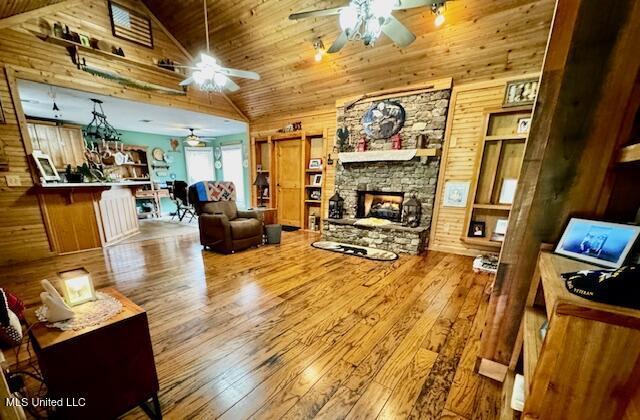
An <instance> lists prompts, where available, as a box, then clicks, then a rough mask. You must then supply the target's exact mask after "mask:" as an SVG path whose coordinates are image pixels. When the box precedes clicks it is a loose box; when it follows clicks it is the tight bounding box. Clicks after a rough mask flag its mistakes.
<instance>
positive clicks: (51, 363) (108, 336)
mask: <svg viewBox="0 0 640 420" xmlns="http://www.w3.org/2000/svg"><path fill="white" fill-rule="evenodd" d="M99 291H100V292H103V293H106V294H108V295H110V296H111V297H114V298H115V299H117V300H119V301H120V303H122V311H120V313H118V314H117V315H114V316H113V317H111V318H109V319H107V320H106V321H103V322H101V323H100V324H98V325H94V326H90V327H86V328H82V329H80V330H68V331H60V330H57V329H55V328H48V327H47V326H45V324H44V323H42V322H40V321H39V320H38V318H37V316H36V315H35V308H31V309H28V310H27V311H26V313H25V317H26V321H27V324H28V325H29V326H30V327H31V328H29V335H30V338H31V343H32V344H33V348H34V350H35V353H36V356H37V357H38V364H39V366H40V369H41V370H42V376H43V377H44V380H45V383H46V385H47V391H48V394H47V396H48V397H51V398H52V399H58V398H67V399H71V398H75V399H76V400H75V401H76V402H79V401H78V398H84V399H85V400H84V401H86V404H85V405H82V406H68V405H67V406H64V405H63V406H61V407H57V408H56V413H55V414H56V415H55V418H63V419H88V418H93V419H98V418H99V419H108V418H116V417H118V416H121V415H123V414H124V413H126V412H127V411H129V410H131V409H132V408H134V407H135V406H136V405H141V406H143V407H148V405H147V403H148V400H153V403H154V406H155V410H154V411H155V413H153V414H155V417H156V418H161V414H160V407H159V404H158V397H157V393H158V390H159V384H158V376H157V373H156V365H155V361H154V358H153V348H152V346H151V337H150V335H149V323H148V320H147V313H146V312H145V310H144V309H142V308H141V307H139V306H138V305H136V304H135V303H133V302H132V301H131V300H129V299H127V298H126V297H125V296H123V295H122V294H120V293H119V292H118V291H116V290H115V289H112V288H106V289H101V290H99ZM147 409H148V408H147Z"/></svg>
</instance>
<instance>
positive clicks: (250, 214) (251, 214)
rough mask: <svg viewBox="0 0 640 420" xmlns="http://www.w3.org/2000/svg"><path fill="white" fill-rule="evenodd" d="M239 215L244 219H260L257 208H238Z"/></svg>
mask: <svg viewBox="0 0 640 420" xmlns="http://www.w3.org/2000/svg"><path fill="white" fill-rule="evenodd" d="M238 217H242V218H244V219H259V217H258V212H257V211H255V210H238Z"/></svg>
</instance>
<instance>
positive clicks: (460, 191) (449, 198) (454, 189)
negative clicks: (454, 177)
mask: <svg viewBox="0 0 640 420" xmlns="http://www.w3.org/2000/svg"><path fill="white" fill-rule="evenodd" d="M470 185H471V181H447V182H446V183H445V184H444V199H443V203H442V205H443V206H445V207H466V206H467V197H468V196H469V186H470Z"/></svg>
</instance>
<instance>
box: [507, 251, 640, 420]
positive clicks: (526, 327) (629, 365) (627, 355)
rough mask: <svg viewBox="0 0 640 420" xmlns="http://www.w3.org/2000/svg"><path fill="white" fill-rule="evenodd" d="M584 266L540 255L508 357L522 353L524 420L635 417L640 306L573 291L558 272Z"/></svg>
mask: <svg viewBox="0 0 640 420" xmlns="http://www.w3.org/2000/svg"><path fill="white" fill-rule="evenodd" d="M587 269H598V268H597V267H594V266H593V265H590V264H586V263H582V262H578V261H574V260H571V259H569V258H565V257H562V256H560V255H556V254H552V253H550V252H541V253H540V257H539V259H538V269H537V270H536V274H535V276H534V278H533V281H532V285H531V289H530V292H529V297H528V299H527V305H526V308H525V313H524V317H523V321H522V324H521V327H520V334H519V340H518V342H519V344H517V347H516V350H515V352H514V355H513V357H512V362H511V368H512V369H514V368H515V366H516V365H517V361H518V359H519V358H520V353H521V352H522V355H523V358H522V360H523V370H524V378H525V397H526V399H525V404H524V411H523V415H522V418H523V419H581V420H587V419H594V420H596V419H597V420H606V419H638V418H640V310H636V309H631V308H625V307H621V306H613V305H607V304H603V303H598V302H594V301H591V300H587V299H584V298H582V297H579V296H576V295H574V294H572V293H570V292H569V291H568V290H567V288H566V286H565V284H564V279H563V278H562V277H561V276H560V275H561V274H562V273H568V272H575V271H579V270H587ZM547 320H548V330H547V333H546V336H545V338H544V339H543V338H542V336H541V334H540V328H541V326H542V325H543V324H544V322H545V321H547ZM509 382H510V381H507V382H505V383H506V384H509ZM508 395H510V392H508ZM506 404H509V402H508V400H507V402H506Z"/></svg>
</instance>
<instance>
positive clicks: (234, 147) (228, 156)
mask: <svg viewBox="0 0 640 420" xmlns="http://www.w3.org/2000/svg"><path fill="white" fill-rule="evenodd" d="M221 148H222V177H223V180H224V181H231V182H233V183H234V184H235V186H236V204H237V205H238V207H241V208H246V207H247V202H246V198H245V195H244V168H243V166H242V161H243V158H242V144H228V145H223V146H222V147H221Z"/></svg>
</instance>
